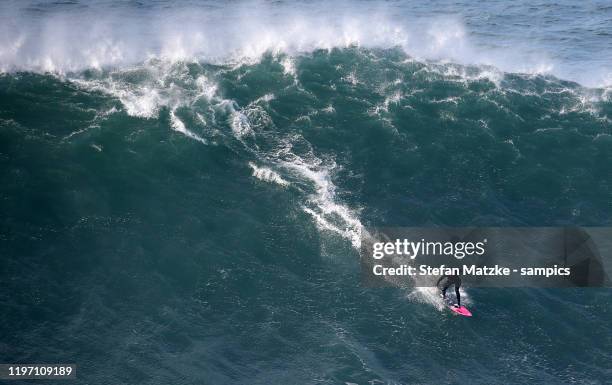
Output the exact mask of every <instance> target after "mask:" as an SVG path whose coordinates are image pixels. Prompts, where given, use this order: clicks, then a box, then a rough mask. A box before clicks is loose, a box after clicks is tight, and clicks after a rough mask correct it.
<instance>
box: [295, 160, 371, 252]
mask: <svg viewBox="0 0 612 385" xmlns="http://www.w3.org/2000/svg"><path fill="white" fill-rule="evenodd" d="M284 166H285V167H286V168H288V169H291V170H294V171H297V172H298V173H299V174H300V175H301V176H302V177H304V178H306V179H307V180H308V181H310V182H311V183H313V185H314V187H315V191H314V193H313V194H311V195H310V197H309V199H308V202H307V203H306V204H305V205H304V206H303V209H304V211H305V212H306V213H308V214H310V215H311V216H312V217H313V218H314V219H315V221H316V223H317V225H318V226H319V227H320V228H321V229H323V230H328V231H332V232H335V233H337V234H340V235H341V236H342V237H344V238H346V239H348V240H349V241H350V242H351V244H352V245H353V247H355V248H356V249H359V248H360V247H361V236H362V228H363V226H362V225H361V222H360V221H359V219H358V212H356V211H355V210H354V209H350V208H349V207H348V206H346V205H344V204H342V203H339V202H338V198H337V197H336V186H335V185H334V183H333V182H332V180H331V175H330V173H331V170H333V169H334V167H335V165H327V166H326V165H324V164H323V162H321V160H320V159H318V158H314V159H311V160H310V161H306V160H304V159H303V158H301V157H298V156H295V157H294V159H293V160H292V161H291V162H285V163H284Z"/></svg>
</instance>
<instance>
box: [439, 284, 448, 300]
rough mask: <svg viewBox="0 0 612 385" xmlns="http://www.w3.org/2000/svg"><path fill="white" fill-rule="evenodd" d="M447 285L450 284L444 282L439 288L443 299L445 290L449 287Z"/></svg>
mask: <svg viewBox="0 0 612 385" xmlns="http://www.w3.org/2000/svg"><path fill="white" fill-rule="evenodd" d="M449 286H450V285H449V284H448V283H445V284H444V285H443V286H442V289H441V290H442V298H444V299H446V290H447V289H448V287H449Z"/></svg>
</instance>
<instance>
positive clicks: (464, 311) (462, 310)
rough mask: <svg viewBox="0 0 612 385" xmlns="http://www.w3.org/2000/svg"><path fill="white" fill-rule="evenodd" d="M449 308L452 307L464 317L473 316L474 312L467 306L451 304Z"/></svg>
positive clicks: (452, 309)
mask: <svg viewBox="0 0 612 385" xmlns="http://www.w3.org/2000/svg"><path fill="white" fill-rule="evenodd" d="M448 308H449V309H451V311H452V312H454V313H457V314H460V315H462V316H464V317H471V316H472V312H470V311H469V310H468V308H467V307H465V306H460V307H455V306H453V305H449V307H448Z"/></svg>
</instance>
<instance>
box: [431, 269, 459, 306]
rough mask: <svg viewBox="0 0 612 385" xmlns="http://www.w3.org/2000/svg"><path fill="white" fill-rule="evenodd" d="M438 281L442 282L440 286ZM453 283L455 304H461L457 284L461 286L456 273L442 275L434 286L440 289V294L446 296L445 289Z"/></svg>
mask: <svg viewBox="0 0 612 385" xmlns="http://www.w3.org/2000/svg"><path fill="white" fill-rule="evenodd" d="M440 282H443V284H442V286H441V287H440ZM451 285H455V295H456V296H457V306H461V294H459V286H461V277H459V276H458V275H443V276H442V277H440V279H438V282H437V283H436V286H438V287H439V288H440V290H442V296H443V297H444V298H446V290H447V289H448V288H449V287H450V286H451Z"/></svg>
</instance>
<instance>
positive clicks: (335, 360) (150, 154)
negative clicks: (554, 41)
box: [0, 2, 612, 384]
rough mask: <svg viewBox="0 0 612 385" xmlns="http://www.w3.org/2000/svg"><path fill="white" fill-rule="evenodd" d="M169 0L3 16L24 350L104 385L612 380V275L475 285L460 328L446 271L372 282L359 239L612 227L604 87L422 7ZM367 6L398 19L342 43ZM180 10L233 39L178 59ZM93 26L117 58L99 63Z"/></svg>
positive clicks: (13, 341)
mask: <svg viewBox="0 0 612 385" xmlns="http://www.w3.org/2000/svg"><path fill="white" fill-rule="evenodd" d="M20 4H21V3H20ZM164 4H165V3H162V4H161V5H160V4H157V3H156V4H155V5H146V4H145V5H123V4H118V3H115V2H108V3H104V4H103V5H101V6H100V7H102V10H101V11H100V12H99V14H100V15H99V17H98V18H97V19H98V20H97V21H99V23H100V24H96V23H94V22H92V23H90V26H91V28H89V29H86V28H85V25H86V24H87V21H88V20H89V19H87V18H86V17H83V18H81V19H79V18H74V17H73V13H75V14H79V15H89V13H91V12H93V11H92V7H93V6H92V5H90V4H89V3H85V4H83V3H76V4H72V3H58V4H53V5H49V4H32V5H31V6H30V7H24V8H23V9H21V10H16V9H15V7H13V8H10V7H8V8H7V9H13V11H14V13H15V14H16V16H15V17H16V19H15V20H21V19H19V18H25V19H27V20H30V19H29V18H27V17H26V16H28V15H30V16H31V14H39V16H37V17H38V19H36V20H38V21H36V22H35V21H31V22H30V24H28V23H25V24H23V25H21V24H20V26H19V27H18V28H17V27H14V28H13V27H10V26H9V27H7V26H6V24H4V26H3V27H0V28H5V30H8V31H9V32H10V31H12V32H11V33H13V35H10V34H9V35H6V34H4V35H3V37H0V39H9V40H10V41H13V40H11V39H15V36H17V35H18V36H23V37H22V38H21V40H19V39H17V40H15V41H20V42H21V43H20V44H17V45H13V46H11V45H7V44H4V43H3V44H2V45H1V46H2V50H3V51H2V52H1V53H0V58H1V60H0V63H2V66H4V67H5V68H6V70H7V72H5V73H3V74H1V75H0V178H1V180H2V183H1V184H0V212H1V213H2V214H3V215H2V216H0V229H1V231H0V254H1V255H2V256H3V258H2V269H0V282H2V285H3V286H2V290H0V298H1V303H2V304H3V305H4V306H3V311H4V314H3V317H2V319H1V321H0V322H2V324H1V326H0V329H1V330H2V335H3V336H5V339H4V340H3V341H2V343H3V344H2V350H1V352H2V353H1V357H2V359H3V360H2V362H13V361H19V362H75V363H77V365H79V379H81V380H82V381H85V382H88V383H105V382H108V381H109V380H110V379H112V380H111V382H113V383H151V384H153V383H160V384H162V383H163V384H167V383H177V382H181V383H201V382H205V383H214V384H223V383H232V384H233V383H249V384H269V383H313V382H321V383H327V384H336V383H357V384H363V383H368V382H370V383H372V382H374V383H375V382H382V383H399V384H403V383H440V382H453V383H454V382H466V383H483V384H490V383H497V382H499V381H500V378H504V382H509V383H525V382H537V383H546V384H557V383H564V382H578V383H602V382H605V381H604V379H605V378H608V375H609V373H608V372H607V371H606V370H607V369H606V368H607V367H608V366H609V362H610V360H611V359H612V354H611V353H610V352H612V349H611V346H610V341H609V338H607V336H609V335H610V334H611V333H612V329H611V328H612V326H611V323H610V322H609V321H610V319H609V318H610V317H609V315H610V313H611V311H612V304H611V303H610V301H609V300H608V299H607V298H608V296H609V293H608V292H607V291H605V290H596V289H592V290H588V291H583V290H563V291H555V290H533V289H532V290H502V289H496V290H493V289H491V290H486V289H479V290H476V289H471V290H468V291H469V293H466V297H465V298H466V301H467V302H468V303H471V306H472V307H473V308H474V309H475V312H476V314H477V315H478V317H475V318H473V319H472V320H470V322H457V321H458V320H457V319H454V318H449V317H448V314H446V313H443V312H441V311H439V310H440V309H437V308H436V307H435V306H432V305H433V302H434V301H433V299H432V298H433V295H432V293H430V292H428V291H424V290H423V291H414V292H411V291H409V290H401V289H396V290H387V289H385V290H378V289H364V288H362V287H361V286H360V278H359V265H358V248H359V240H360V236H362V235H363V232H364V228H365V227H366V226H380V225H392V226H410V225H414V226H419V225H450V226H467V225H476V226H478V225H483V226H485V225H486V226H523V225H528V226H529V225H533V226H555V225H569V224H576V225H597V226H606V225H607V226H610V225H612V220H611V218H612V205H611V204H610V196H611V190H610V189H611V186H612V173H611V172H610V164H612V122H611V121H610V116H611V114H612V100H611V99H610V97H611V95H610V90H609V89H608V88H606V87H604V86H600V87H591V88H588V87H585V86H583V85H580V84H579V83H576V82H574V81H569V80H562V78H559V77H555V76H553V75H551V74H550V73H545V74H537V73H531V74H529V73H517V72H507V71H504V70H503V68H506V67H504V66H489V65H485V64H483V63H475V64H465V62H464V61H463V60H462V59H461V58H460V57H459V56H460V55H459V54H458V52H459V50H461V49H466V47H467V45H464V46H457V47H455V48H456V49H457V50H456V51H455V52H456V54H457V57H456V60H442V56H445V55H446V53H445V54H444V55H442V56H441V57H437V58H436V57H435V56H436V55H438V54H439V53H440V52H451V51H452V50H453V49H455V48H453V46H455V45H456V44H454V43H453V41H452V40H451V42H449V43H448V47H447V48H448V49H449V51H445V50H446V48H443V49H441V50H440V51H438V53H436V54H434V53H432V52H434V51H433V50H430V53H427V54H424V53H423V54H419V53H418V52H412V53H411V52H410V49H408V48H407V47H411V46H410V45H407V44H408V43H406V44H397V42H398V40H386V39H390V38H389V36H391V35H393V34H389V33H387V32H389V31H391V32H393V33H394V34H395V35H393V36H396V37H398V36H399V38H400V40H401V38H403V36H404V35H402V34H404V33H406V36H409V35H408V32H407V31H409V29H408V27H404V28H406V29H396V28H395V27H393V26H394V24H392V22H393V20H396V19H397V18H398V17H399V16H398V15H403V14H404V13H405V12H407V11H406V9H411V10H412V11H413V12H414V14H415V15H416V16H415V17H417V16H421V17H423V18H424V20H426V21H423V22H422V23H423V24H420V25H431V24H430V23H431V20H432V18H429V17H425V16H426V15H424V14H427V12H428V10H427V9H424V8H422V7H423V6H414V7H412V8H410V7H408V6H402V7H407V8H405V9H404V8H401V7H400V9H399V10H398V9H396V8H393V7H395V6H393V4H390V5H386V4H385V6H384V7H383V6H382V5H380V4H377V3H374V4H370V3H368V4H367V5H363V4H361V3H356V5H355V4H353V3H351V4H348V3H347V4H344V5H335V6H334V7H338V9H337V12H336V16H337V17H336V18H334V19H333V20H334V23H335V24H334V23H332V22H330V23H329V24H327V23H322V24H321V25H322V26H320V28H319V29H318V30H317V28H314V27H313V26H314V24H309V23H314V21H313V20H315V19H314V16H313V15H314V13H313V12H314V10H316V7H315V5H316V3H309V4H308V5H302V6H293V5H289V4H279V5H273V4H264V5H265V7H264V8H263V10H262V8H257V7H255V5H258V6H259V5H261V4H259V3H257V4H253V3H249V4H246V3H245V4H242V3H238V4H234V6H231V4H230V5H225V6H215V5H213V4H209V5H206V4H204V5H199V6H198V7H197V8H196V9H195V10H194V8H193V7H194V6H193V5H190V4H185V5H180V4H179V5H177V6H173V7H171V8H169V9H166V8H164ZM232 4H233V3H232ZM440 4H442V3H440ZM166 5H167V4H166ZM349 5H351V6H352V7H350V6H349ZM4 6H5V7H7V6H6V5H4ZM561 6H563V5H561ZM593 6H594V7H596V5H593ZM275 7H276V8H275ZM359 7H366V8H367V7H371V8H372V12H371V14H372V15H373V16H372V18H368V19H367V20H386V22H387V24H385V23H382V21H381V23H382V24H377V25H376V28H380V29H381V31H383V30H385V31H386V32H381V33H380V34H377V33H376V32H374V33H368V34H366V33H363V32H360V31H362V30H361V29H360V28H361V25H360V24H355V25H354V31H355V34H356V35H350V34H348V32H347V33H346V34H345V35H340V36H342V37H339V35H337V34H336V32H338V31H339V30H337V28H340V27H338V26H343V27H342V28H343V29H340V30H342V31H350V29H349V28H348V27H347V26H350V25H353V24H351V23H350V21H351V20H353V21H354V20H356V19H355V18H353V19H351V18H350V16H351V15H355V17H358V16H359V15H362V20H363V21H364V23H365V22H366V21H367V20H366V18H365V17H363V15H365V14H366V12H365V11H364V10H363V9H359ZM449 7H450V8H449V9H451V10H452V9H453V8H452V6H451V5H449ZM487 7H488V6H487ZM542 7H543V8H537V7H536V11H537V12H536V11H533V12H532V13H538V12H542V13H546V9H547V8H546V6H542ZM113 9H115V11H112V10H113ZM230 9H231V10H233V11H235V12H234V13H230V12H229V10H230ZM249 9H259V10H260V12H261V14H256V15H253V14H251V15H246V13H247V11H248V10H249ZM349 9H350V10H351V11H350V12H353V13H349ZM374 9H376V10H377V13H374ZM462 9H465V10H466V12H468V16H466V17H467V18H468V19H469V12H473V13H476V11H477V9H474V10H471V8H469V7H467V8H465V7H464V8H462ZM479 9H480V8H479ZM512 9H513V8H512ZM512 9H511V10H512ZM598 9H599V8H598ZM433 10H434V9H433V8H432V9H429V13H431V12H433ZM470 10H471V11H470ZM102 11H104V12H102ZM187 11H189V12H187ZM340 11H343V12H344V13H340ZM383 11H385V12H386V15H384V16H383V14H384V13H385V12H383ZM112 12H115V14H113V13H112ZM318 12H319V14H320V15H322V16H321V17H323V19H322V20H327V19H325V17H327V18H331V16H330V15H331V13H330V12H328V11H326V10H325V9H321V10H319V11H318ZM513 12H516V13H517V14H518V13H519V11H518V10H514V11H513ZM582 12H586V10H584V9H582V8H579V9H578V10H574V13H575V14H576V15H577V16H576V17H578V18H580V17H581V16H580V15H582V14H583V13H582ZM600 12H603V13H605V12H609V11H608V10H607V9H603V8H602V9H601V10H600ZM170 13H172V14H176V15H183V16H182V17H185V18H190V17H191V18H193V19H194V20H195V19H198V18H200V19H199V20H200V24H201V28H203V29H202V31H217V32H216V33H217V34H218V35H214V38H213V37H210V35H206V34H204V33H202V34H201V35H200V37H198V38H197V39H201V40H185V39H186V38H185V37H181V38H179V39H178V40H177V42H178V43H177V44H178V45H177V47H190V48H189V49H190V50H191V49H192V50H193V51H189V52H187V51H185V54H184V55H183V54H180V55H165V54H163V52H174V53H176V52H179V51H181V50H178V51H177V50H172V49H171V50H169V51H168V50H166V51H164V48H163V47H164V45H163V44H162V43H163V42H162V41H161V40H159V39H158V38H159V36H161V35H164V34H165V33H166V32H167V31H168V30H169V29H164V27H163V25H164V24H163V23H162V22H161V21H159V22H160V23H161V24H159V25H160V28H158V29H157V30H154V29H153V28H149V29H148V27H147V25H149V24H147V23H151V25H154V23H156V22H158V19H154V18H153V17H152V16H153V15H169V14H170ZM6 14H7V13H4V15H6ZM136 14H138V15H140V16H138V17H137V16H136ZM142 15H148V16H151V17H149V18H148V21H147V22H145V21H143V19H147V18H146V17H143V16H142ZM202 15H208V16H207V17H208V19H206V18H204V19H202V18H201V17H203V16H202ZM289 15H294V21H293V24H292V23H289V22H288V21H286V20H285V19H286V18H288V17H289ZM344 15H346V16H345V17H341V16H344ZM378 15H381V16H378ZM30 16H28V17H30ZM247 16H248V17H247ZM281 16H282V17H281ZM177 17H178V16H177ZM298 17H301V18H302V19H301V20H302V22H303V23H304V24H300V23H299V22H298V21H296V20H297V19H298ZM582 17H585V16H582ZM123 18H125V20H131V19H138V20H140V22H139V23H133V24H129V23H126V22H119V21H121V20H124V19H123ZM220 18H221V19H222V20H227V19H228V18H235V20H236V23H234V24H231V25H229V26H224V27H222V28H219V29H216V28H213V27H212V26H211V25H217V24H215V23H219V24H218V25H221V24H224V25H225V24H228V23H220V22H219V20H220ZM223 18H225V19H223ZM245 18H246V19H249V18H251V19H253V20H256V21H253V22H252V23H250V24H249V23H244V22H243V21H244V20H246V19H245ZM491 18H494V16H491ZM67 19H71V20H72V19H74V20H75V24H74V25H75V28H76V29H77V31H79V30H78V28H83V30H82V31H79V32H83V33H74V30H64V31H58V28H59V27H60V26H65V25H67V24H65V20H67ZM162 19H163V20H166V19H167V20H166V22H167V23H168V24H167V25H168V26H169V27H168V28H170V27H172V28H174V29H173V30H174V31H182V32H181V33H184V34H185V35H187V34H190V33H191V32H194V30H191V29H190V28H191V27H192V26H194V25H195V24H189V23H187V22H185V23H183V24H181V25H182V26H183V27H184V28H183V29H181V28H178V24H172V23H174V22H176V20H178V19H176V18H171V17H168V18H163V17H162V18H160V19H159V20H162ZM278 19H282V20H281V21H278ZM417 19H418V18H417ZM109 20H111V21H112V20H115V23H114V24H113V23H110V24H105V23H109ZM249 20H250V19H249ZM270 20H277V22H276V24H274V23H273V24H272V26H271V27H270V26H267V21H270ZM287 20H288V19H287ZM304 20H306V21H304ZM309 20H310V21H309ZM347 20H348V21H347ZM418 20H421V19H418ZM563 20H565V19H563ZM208 21H210V23H212V24H210V23H208ZM468 24H470V23H468ZM104 25H108V26H112V27H113V28H110V27H109V29H104V28H102V27H99V26H104ZM254 25H266V28H272V29H269V31H281V30H282V28H283V26H286V25H297V27H295V30H288V31H287V33H284V34H283V33H270V34H269V39H268V40H265V39H263V40H262V39H261V38H260V37H258V39H259V40H256V39H255V37H256V34H255V32H256V31H257V28H255V27H253V26H254ZM453 25H454V26H459V25H460V24H450V25H446V26H450V27H451V28H452V27H453ZM45 26H47V27H48V28H47V27H45ZM300 26H302V27H303V28H305V29H300V28H302V27H300ZM506 27H507V28H509V27H508V26H506ZM65 28H67V27H65ZM100 28H101V29H100ZM172 28H170V29H172ZM199 28H200V27H199ZM251 28H252V29H251ZM262 28H263V27H262ZM274 28H280V29H278V30H275V29H274ZM398 28H399V27H398ZM412 28H414V29H413V30H414V31H418V30H419V28H417V27H416V26H415V27H412ZM463 28H464V27H461V29H463ZM311 29H314V30H315V31H311ZM307 30H308V31H309V33H305V32H304V31H307ZM19 31H21V32H20V33H18V32H19ZM232 31H234V32H232ZM237 31H242V33H243V35H241V36H242V37H244V39H242V40H241V39H238V38H236V36H237V35H235V34H232V33H238V32H237ZM158 32H159V34H158ZM311 32H312V33H311ZM37 33H38V35H37ZM360 33H361V35H360ZM141 34H151V39H150V40H147V41H145V42H143V43H142V44H141V45H139V44H138V42H139V39H140V37H139V36H141ZM43 35H44V36H46V39H47V40H46V41H39V42H36V39H35V37H36V36H38V37H40V36H43ZM196 35H197V34H194V35H193V36H196ZM469 35H470V36H469V39H468V38H466V40H465V41H466V42H467V41H468V40H471V39H472V38H473V36H472V35H471V34H469ZM68 36H70V38H71V39H73V40H72V42H73V43H74V44H65V45H64V46H63V48H61V49H56V48H57V47H59V46H55V48H53V49H51V48H50V47H53V46H54V45H57V44H61V43H62V42H66V41H67V40H62V38H63V37H68ZM119 36H121V38H119ZM135 36H136V37H135ZM177 36H178V35H177ZM181 36H182V35H181ZM259 36H261V35H259ZM354 36H362V37H363V38H360V39H355V38H354ZM432 36H433V35H432ZM103 37H106V40H104V39H101V38H103ZM328 37H329V38H330V39H331V38H332V37H333V39H336V40H334V41H333V42H332V43H330V41H329V40H326V38H328ZM193 39H196V37H193ZM250 39H252V40H251V41H252V42H256V41H260V42H261V45H259V46H257V47H256V48H254V49H253V50H252V52H250V53H249V52H248V50H247V49H245V47H248V46H249V44H243V43H244V42H245V41H249V40H250ZM300 39H302V40H300ZM43 40H44V39H43ZM442 40H443V39H442ZM94 41H95V42H96V43H95V44H94V43H92V42H94ZM279 41H284V42H285V43H286V44H285V45H284V46H282V47H280V48H279V49H273V48H271V47H273V46H276V45H277V43H278V42H279ZM408 41H411V40H408ZM474 41H477V39H476V40H474ZM130 42H133V45H130V44H131V43H130ZM198 42H199V43H198ZM287 42H291V43H287ZM89 43H91V44H89ZM97 43H99V44H102V45H104V44H107V46H108V47H109V50H111V51H112V52H116V53H117V55H115V56H113V55H107V54H106V53H104V52H102V53H101V54H100V56H99V58H98V59H96V60H95V61H94V62H92V61H91V59H92V58H93V57H95V55H94V56H91V55H89V53H87V52H85V51H84V50H83V47H84V46H85V45H88V46H89V47H91V49H92V52H93V51H96V50H97V48H96V47H99V45H96V44H97ZM179 43H180V44H179ZM200 43H201V44H200ZM226 43H227V44H226ZM422 43H423V45H422V47H425V46H427V45H428V44H430V42H427V41H425V40H423V41H422ZM81 44H82V45H81ZM253 44H255V43H253ZM411 44H412V43H411ZM466 44H467V43H466ZM470 44H471V48H469V49H470V50H473V51H471V52H481V53H482V52H486V50H481V48H479V45H478V44H476V43H470ZM499 44H501V43H499ZM559 44H563V43H559ZM593 44H594V43H593ZM281 45H282V44H281ZM443 46H444V44H442V43H441V46H440V47H443ZM553 46H554V45H553ZM591 46H592V45H591ZM7 47H8V48H7ZM11 47H13V48H11ZM112 47H114V48H112ZM121 47H123V48H121ZM130 48H134V49H133V50H132V49H130ZM451 48H452V49H451ZM7 49H8V50H7ZM11 49H12V51H11ZM47 49H48V51H46V50H47ZM121 49H125V51H121ZM182 49H183V48H182ZM185 49H187V48H185ZM427 50H428V49H425V48H424V49H423V51H421V52H425V51H427ZM7 52H8V53H7ZM109 52H110V51H109ZM465 52H468V51H465ZM491 52H492V51H491ZM90 53H91V52H90ZM609 54H610V52H608V51H604V52H603V53H602V56H605V55H609ZM11 55H12V56H11ZM429 55H431V56H429ZM528 56H529V55H528ZM45 57H47V58H48V60H43V58H45ZM451 57H452V55H451ZM483 57H484V56H483ZM447 59H448V58H447ZM566 64H567V63H566ZM583 64H584V63H583ZM572 65H573V64H572V63H569V64H567V67H565V68H572ZM47 70H51V71H52V72H50V73H49V72H45V71H47ZM573 80H577V79H573ZM492 345H502V346H504V349H502V350H498V351H496V354H490V347H491V346H492ZM441 379H442V380H441Z"/></svg>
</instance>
